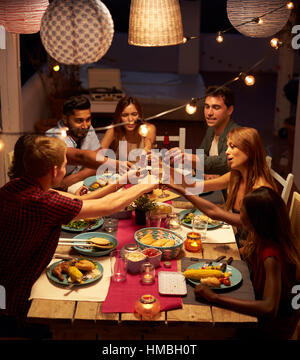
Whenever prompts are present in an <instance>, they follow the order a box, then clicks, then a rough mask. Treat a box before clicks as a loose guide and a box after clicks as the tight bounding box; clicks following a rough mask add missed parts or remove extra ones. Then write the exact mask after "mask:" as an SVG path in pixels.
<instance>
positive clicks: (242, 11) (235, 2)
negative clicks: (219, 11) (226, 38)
mask: <svg viewBox="0 0 300 360" xmlns="http://www.w3.org/2000/svg"><path fill="white" fill-rule="evenodd" d="M286 3H287V1H286V0H243V1H240V0H228V1H227V15H228V19H229V20H230V22H231V24H232V25H233V26H234V27H235V28H236V29H237V30H238V31H239V32H240V33H242V34H243V35H246V36H250V37H254V38H264V37H269V36H273V35H274V34H276V33H277V32H279V31H280V30H281V29H282V28H283V27H284V25H285V24H286V23H287V21H288V19H289V16H290V12H291V10H289V9H288V8H287V7H286V6H285V5H286ZM276 9H277V10H276ZM267 13H269V14H267ZM263 14H266V15H265V16H262V15H263ZM261 16H262V17H261ZM251 19H257V21H252V22H250V23H247V24H244V25H242V26H238V25H240V24H242V23H244V22H247V21H249V20H251Z"/></svg>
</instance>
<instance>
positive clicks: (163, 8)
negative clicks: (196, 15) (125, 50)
mask: <svg viewBox="0 0 300 360" xmlns="http://www.w3.org/2000/svg"><path fill="white" fill-rule="evenodd" d="M183 42H184V37H183V30H182V20H181V12H180V6H179V1H178V0H131V5H130V16H129V31H128V43H129V44H130V45H136V46H168V45H177V44H182V43H183Z"/></svg>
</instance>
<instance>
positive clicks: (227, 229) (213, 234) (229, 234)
mask: <svg viewBox="0 0 300 360" xmlns="http://www.w3.org/2000/svg"><path fill="white" fill-rule="evenodd" d="M181 211H182V210H181V209H174V212H176V213H179V212H181ZM191 231H192V227H188V226H185V225H181V227H180V229H176V232H177V233H178V234H180V235H181V236H182V237H183V238H184V239H185V238H186V235H187V233H189V232H191ZM202 243H203V244H230V243H235V236H234V232H233V228H232V226H231V225H223V226H220V227H218V228H215V229H211V230H207V232H206V239H205V240H202Z"/></svg>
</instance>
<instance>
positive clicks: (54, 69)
mask: <svg viewBox="0 0 300 360" xmlns="http://www.w3.org/2000/svg"><path fill="white" fill-rule="evenodd" d="M59 70H60V66H59V65H58V64H56V65H54V66H53V71H55V72H58V71H59Z"/></svg>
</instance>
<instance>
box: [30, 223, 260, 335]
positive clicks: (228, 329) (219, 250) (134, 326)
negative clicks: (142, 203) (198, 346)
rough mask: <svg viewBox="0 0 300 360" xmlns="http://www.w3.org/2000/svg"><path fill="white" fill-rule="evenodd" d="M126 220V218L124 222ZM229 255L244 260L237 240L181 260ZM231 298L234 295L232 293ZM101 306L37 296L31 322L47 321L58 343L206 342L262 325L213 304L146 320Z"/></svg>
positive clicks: (207, 246)
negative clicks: (203, 340)
mask: <svg viewBox="0 0 300 360" xmlns="http://www.w3.org/2000/svg"><path fill="white" fill-rule="evenodd" d="M119 221H122V220H119ZM57 252H59V253H60V254H63V253H65V254H69V252H70V248H68V247H66V246H63V247H62V246H58V248H57ZM221 255H225V256H226V257H227V258H229V257H233V259H234V260H240V253H239V250H238V247H237V245H236V243H235V242H232V243H224V244H222V243H204V244H203V251H202V252H197V253H194V252H193V253H192V252H189V251H187V250H185V249H184V248H183V249H182V252H181V254H180V256H179V258H178V259H177V269H178V271H181V258H182V257H188V258H190V257H192V258H199V260H200V261H201V259H216V258H217V257H219V256H221ZM228 294H229V295H230V293H228ZM101 306H102V302H98V301H70V300H49V299H38V298H34V299H33V300H31V305H30V308H29V312H28V315H27V317H28V319H29V320H30V321H32V322H39V323H41V322H42V323H46V324H48V325H49V327H50V331H51V332H52V336H53V339H61V340H95V339H99V340H138V339H144V340H188V339H189V340H202V339H230V338H232V337H235V336H237V334H238V333H239V332H240V331H241V330H245V329H246V330H247V329H250V328H251V329H253V327H256V326H257V318H256V317H253V316H248V315H243V314H240V313H236V312H234V311H231V310H227V309H224V308H221V307H218V306H214V305H212V304H201V305H198V304H186V303H184V302H183V304H182V308H180V309H175V310H168V311H162V312H160V313H159V314H158V315H157V316H156V317H155V318H154V319H151V320H145V319H143V318H141V317H140V315H138V314H136V313H121V312H116V313H103V312H102V311H101Z"/></svg>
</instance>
